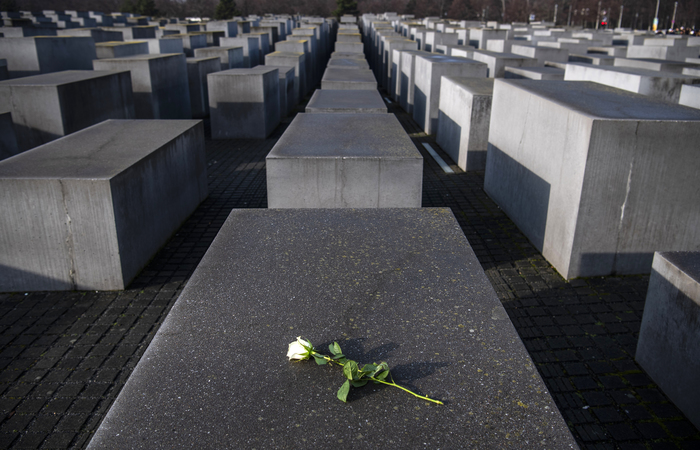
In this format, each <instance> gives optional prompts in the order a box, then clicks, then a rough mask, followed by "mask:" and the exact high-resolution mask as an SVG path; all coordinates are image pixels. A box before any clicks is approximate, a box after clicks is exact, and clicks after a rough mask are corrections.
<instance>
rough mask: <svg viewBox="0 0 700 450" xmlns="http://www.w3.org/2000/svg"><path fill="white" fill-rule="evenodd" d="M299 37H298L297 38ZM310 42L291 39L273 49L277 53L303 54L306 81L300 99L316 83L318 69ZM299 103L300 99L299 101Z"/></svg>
mask: <svg viewBox="0 0 700 450" xmlns="http://www.w3.org/2000/svg"><path fill="white" fill-rule="evenodd" d="M297 37H299V36H297ZM310 45H311V42H310V41H309V40H306V39H298V40H295V39H292V40H288V41H280V42H278V43H276V44H275V49H277V51H279V52H291V53H303V54H304V66H305V67H306V80H305V82H304V86H305V89H304V91H303V95H302V98H303V97H304V96H306V94H308V93H309V92H310V91H311V90H312V89H314V87H315V85H316V83H315V81H314V80H316V77H317V73H318V70H319V69H318V67H317V63H316V57H315V55H313V54H312V53H311V47H310ZM300 101H301V99H300Z"/></svg>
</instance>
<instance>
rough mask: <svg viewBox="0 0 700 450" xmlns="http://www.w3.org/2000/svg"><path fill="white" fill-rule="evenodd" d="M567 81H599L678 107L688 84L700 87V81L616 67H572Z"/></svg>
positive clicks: (566, 77) (571, 65)
mask: <svg viewBox="0 0 700 450" xmlns="http://www.w3.org/2000/svg"><path fill="white" fill-rule="evenodd" d="M564 79H565V80H567V81H595V82H596V83H600V84H604V85H606V86H610V87H614V88H617V89H623V90H625V91H629V92H635V93H637V94H642V95H647V96H649V97H652V98H657V99H661V100H666V101H668V102H672V103H678V98H679V97H680V94H681V87H682V86H683V85H684V84H700V78H698V77H694V76H691V75H683V74H678V73H672V72H657V71H653V70H644V69H635V68H628V67H613V66H604V67H603V66H590V65H586V64H568V65H567V66H566V73H565V74H564Z"/></svg>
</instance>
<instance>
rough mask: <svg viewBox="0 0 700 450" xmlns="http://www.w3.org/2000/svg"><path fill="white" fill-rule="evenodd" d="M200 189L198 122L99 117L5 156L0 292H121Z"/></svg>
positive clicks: (0, 188)
mask: <svg viewBox="0 0 700 450" xmlns="http://www.w3.org/2000/svg"><path fill="white" fill-rule="evenodd" d="M134 143H138V145H134ZM206 195H207V176H206V158H205V154H204V131H203V127H202V124H201V122H199V121H192V120H189V121H133V120H109V121H105V122H102V123H100V124H97V125H94V126H92V127H90V128H86V129H85V130H82V131H78V132H76V133H73V134H71V135H69V136H66V137H63V138H61V139H58V140H56V141H54V142H51V143H49V144H46V145H43V146H40V147H37V148H35V149H33V150H30V151H27V152H24V153H21V154H19V155H16V156H14V157H12V158H9V159H6V160H4V161H2V162H0V210H2V211H3V214H0V247H1V248H2V249H3V251H2V252H0V291H37V290H39V291H40V290H76V289H77V290H115V289H124V288H125V287H126V286H127V285H128V284H129V282H130V281H131V280H132V279H133V278H134V277H135V276H136V275H137V274H138V273H139V272H140V271H141V269H142V268H143V267H144V266H145V265H146V263H147V262H148V261H149V260H150V259H151V258H152V257H153V255H154V254H155V253H156V252H157V251H158V249H159V248H160V247H161V246H162V245H163V244H164V243H165V242H166V241H167V240H168V239H169V238H170V236H171V235H172V233H174V232H175V231H176V230H177V229H178V228H179V227H180V225H181V224H182V222H184V220H185V219H186V218H187V217H188V216H189V215H190V214H191V213H192V211H194V209H195V208H196V207H197V205H199V203H200V202H201V201H202V200H203V199H204V198H205V197H206Z"/></svg>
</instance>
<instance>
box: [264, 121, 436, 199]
mask: <svg viewBox="0 0 700 450" xmlns="http://www.w3.org/2000/svg"><path fill="white" fill-rule="evenodd" d="M319 130H323V132H322V133H320V132H319ZM266 168H267V192H268V194H267V197H268V206H269V207H270V208H419V207H420V205H421V195H422V183H423V158H422V157H421V155H420V153H419V152H418V150H417V149H416V147H415V145H413V143H412V142H411V140H410V138H409V137H408V135H406V132H405V131H404V130H403V127H401V124H400V123H399V121H398V119H396V117H395V116H394V115H393V114H299V115H297V116H296V118H295V119H294V120H293V121H292V123H291V124H290V125H289V127H288V128H287V130H286V131H285V133H284V135H282V137H281V138H280V140H279V141H278V142H277V144H276V145H275V146H274V148H273V149H272V151H271V152H270V154H269V155H268V156H267V158H266Z"/></svg>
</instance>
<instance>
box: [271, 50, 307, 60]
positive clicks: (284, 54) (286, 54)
mask: <svg viewBox="0 0 700 450" xmlns="http://www.w3.org/2000/svg"><path fill="white" fill-rule="evenodd" d="M276 56H277V57H286V58H300V57H302V56H304V53H303V52H288V51H285V52H272V53H268V54H267V55H265V58H267V57H271V58H274V57H276Z"/></svg>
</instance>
